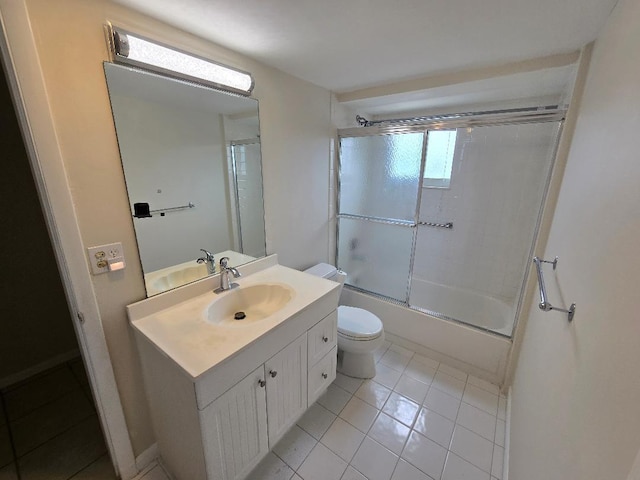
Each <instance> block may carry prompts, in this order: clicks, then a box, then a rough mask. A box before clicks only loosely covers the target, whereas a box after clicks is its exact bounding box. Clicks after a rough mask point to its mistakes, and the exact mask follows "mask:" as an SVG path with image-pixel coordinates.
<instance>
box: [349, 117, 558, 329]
mask: <svg viewBox="0 0 640 480" xmlns="http://www.w3.org/2000/svg"><path fill="white" fill-rule="evenodd" d="M452 123H453V125H452V126H451V127H450V128H447V124H446V123H443V122H440V123H439V124H438V125H437V128H436V127H434V126H425V127H423V128H421V129H420V128H417V127H413V128H412V129H410V130H411V131H410V132H409V133H386V132H385V131H384V129H382V128H381V129H366V128H363V129H360V130H353V129H352V130H350V131H349V133H348V134H346V135H345V134H343V135H341V138H340V171H339V175H340V189H339V208H338V242H337V245H338V254H337V265H338V266H339V267H340V268H342V269H343V270H345V271H346V272H347V273H348V278H347V282H346V283H347V285H350V286H352V287H356V288H358V289H360V290H363V291H366V292H368V293H373V294H376V295H381V296H383V297H387V298H390V299H393V300H396V301H398V302H401V303H403V304H405V305H406V306H408V307H411V308H413V309H416V310H421V311H423V312H426V313H429V314H431V315H435V316H438V317H441V318H445V319H450V320H455V321H459V322H462V323H466V324H470V325H473V326H475V327H478V328H481V329H484V330H489V331H492V332H495V333H499V334H502V335H506V336H509V335H511V332H512V329H513V325H514V319H515V318H516V315H517V309H518V305H519V302H520V301H521V298H522V291H523V288H522V287H523V284H524V278H525V275H526V272H527V268H528V265H529V263H530V256H531V252H532V246H533V242H534V240H535V236H536V232H537V226H538V223H539V217H540V212H541V209H542V205H543V203H544V198H545V193H546V190H547V187H548V182H549V178H550V172H551V167H552V165H553V160H554V158H555V150H556V146H557V140H558V137H559V132H560V128H561V125H562V122H561V121H544V122H539V121H538V122H531V121H525V122H514V123H506V122H505V123H499V124H490V125H475V124H474V125H473V126H464V127H459V125H460V122H459V121H458V122H457V124H456V123H455V122H452ZM456 127H457V128H456ZM359 131H360V132H362V133H361V134H360V135H361V136H357V134H358V132H359Z"/></svg>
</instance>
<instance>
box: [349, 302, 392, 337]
mask: <svg viewBox="0 0 640 480" xmlns="http://www.w3.org/2000/svg"><path fill="white" fill-rule="evenodd" d="M338 333H341V334H343V335H347V336H349V337H352V338H363V339H365V338H369V339H370V338H371V337H378V336H379V335H380V334H381V333H382V322H381V321H380V319H379V318H378V317H376V316H375V315H374V314H373V313H371V312H369V311H367V310H364V309H362V308H356V307H347V306H340V307H338Z"/></svg>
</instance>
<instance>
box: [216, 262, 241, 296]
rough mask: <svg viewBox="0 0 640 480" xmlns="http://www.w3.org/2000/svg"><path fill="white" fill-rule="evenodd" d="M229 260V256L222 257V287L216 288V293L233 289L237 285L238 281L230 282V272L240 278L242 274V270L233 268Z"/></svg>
mask: <svg viewBox="0 0 640 480" xmlns="http://www.w3.org/2000/svg"><path fill="white" fill-rule="evenodd" d="M228 262H229V257H222V258H221V259H220V287H219V288H216V289H215V290H214V292H215V293H221V292H224V291H226V290H231V289H232V288H234V287H237V286H238V284H237V283H231V282H229V274H232V275H233V276H234V278H238V277H239V276H240V272H239V271H238V270H237V269H235V268H233V267H229V266H228V265H227V264H228Z"/></svg>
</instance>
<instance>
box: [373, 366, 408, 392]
mask: <svg viewBox="0 0 640 480" xmlns="http://www.w3.org/2000/svg"><path fill="white" fill-rule="evenodd" d="M401 375H402V372H401V371H398V370H394V369H393V368H391V367H389V366H388V365H385V364H383V363H382V362H379V363H378V364H377V365H376V376H375V377H373V380H375V381H376V382H377V383H380V384H382V385H384V386H385V387H387V388H390V389H392V390H393V387H395V386H396V383H398V380H400V376H401Z"/></svg>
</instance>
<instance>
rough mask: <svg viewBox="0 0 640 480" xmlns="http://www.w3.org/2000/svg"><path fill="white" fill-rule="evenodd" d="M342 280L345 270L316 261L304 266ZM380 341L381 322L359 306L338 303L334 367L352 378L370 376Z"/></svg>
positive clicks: (315, 272) (382, 333)
mask: <svg viewBox="0 0 640 480" xmlns="http://www.w3.org/2000/svg"><path fill="white" fill-rule="evenodd" d="M305 272H306V273H310V274H311V275H316V276H318V277H322V278H326V279H327V280H333V281H334V282H339V283H340V288H342V285H343V284H344V281H345V279H346V277H347V274H346V273H344V272H342V271H340V270H337V269H336V267H334V266H333V265H329V264H327V263H319V264H318V265H315V266H313V267H311V268H308V269H307V270H305ZM383 342H384V329H383V328H382V322H381V321H380V319H379V318H378V317H377V316H376V315H374V314H373V313H371V312H369V311H368V310H365V309H363V308H357V307H348V306H345V305H342V306H339V307H338V367H337V369H338V371H339V372H340V373H342V374H344V375H348V376H350V377H355V378H373V377H375V375H376V363H375V359H374V355H373V354H374V352H375V351H376V349H378V348H379V347H380V346H381V345H382V343H383Z"/></svg>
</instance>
